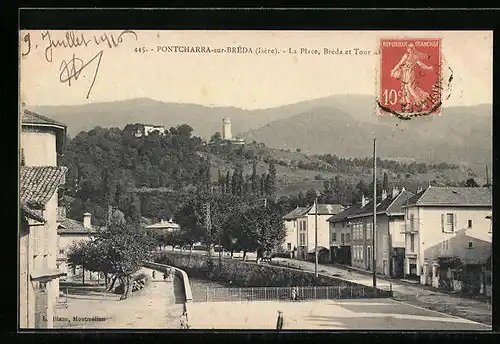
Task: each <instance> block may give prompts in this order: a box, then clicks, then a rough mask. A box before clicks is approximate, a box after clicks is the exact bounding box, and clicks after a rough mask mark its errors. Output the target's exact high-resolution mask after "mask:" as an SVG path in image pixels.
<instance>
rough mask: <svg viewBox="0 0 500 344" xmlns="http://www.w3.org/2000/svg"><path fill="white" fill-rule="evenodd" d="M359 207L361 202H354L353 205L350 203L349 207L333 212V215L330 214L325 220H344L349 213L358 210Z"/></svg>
mask: <svg viewBox="0 0 500 344" xmlns="http://www.w3.org/2000/svg"><path fill="white" fill-rule="evenodd" d="M360 208H361V204H355V205H352V206H350V207H349V208H347V209H345V210H343V211H341V212H340V213H338V214H335V215H333V216H331V217H330V218H329V219H328V220H327V221H328V222H332V223H333V222H341V221H344V220H346V219H347V218H348V217H349V216H350V215H352V214H354V213H356V212H357V211H359V209H360Z"/></svg>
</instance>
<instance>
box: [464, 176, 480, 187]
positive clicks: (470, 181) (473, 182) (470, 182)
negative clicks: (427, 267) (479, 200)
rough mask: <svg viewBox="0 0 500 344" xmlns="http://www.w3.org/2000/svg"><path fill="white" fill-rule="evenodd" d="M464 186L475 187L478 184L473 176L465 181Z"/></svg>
mask: <svg viewBox="0 0 500 344" xmlns="http://www.w3.org/2000/svg"><path fill="white" fill-rule="evenodd" d="M465 186H466V187H468V188H477V187H479V184H478V183H477V182H476V180H475V179H474V178H469V179H467V180H466V181H465Z"/></svg>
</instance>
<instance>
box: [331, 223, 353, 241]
mask: <svg viewBox="0 0 500 344" xmlns="http://www.w3.org/2000/svg"><path fill="white" fill-rule="evenodd" d="M329 230H330V245H329V246H338V245H340V246H350V245H351V229H350V228H349V227H347V223H346V222H344V221H342V222H333V223H332V222H329ZM333 233H335V235H333ZM342 234H343V235H344V242H343V243H342ZM347 234H349V235H347ZM334 237H335V240H334Z"/></svg>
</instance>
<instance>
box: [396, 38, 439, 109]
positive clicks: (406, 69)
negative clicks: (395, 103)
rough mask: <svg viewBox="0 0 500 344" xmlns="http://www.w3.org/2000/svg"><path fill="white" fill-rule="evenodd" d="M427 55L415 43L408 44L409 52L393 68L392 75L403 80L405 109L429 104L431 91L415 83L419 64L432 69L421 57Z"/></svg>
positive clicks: (402, 98) (402, 89)
mask: <svg viewBox="0 0 500 344" xmlns="http://www.w3.org/2000/svg"><path fill="white" fill-rule="evenodd" d="M426 56H427V55H426V54H424V53H422V52H420V51H418V50H416V49H415V46H414V45H413V44H411V43H410V44H409V45H408V49H407V52H406V53H405V54H404V55H403V57H402V58H401V60H400V61H399V62H398V64H397V65H396V66H395V67H394V68H393V69H392V70H391V76H392V77H393V78H396V79H398V80H400V81H401V93H402V95H401V106H402V107H403V108H405V109H408V108H409V109H414V110H419V109H424V108H425V107H426V106H427V99H428V98H429V93H427V92H425V91H424V90H422V89H421V88H420V87H418V86H417V84H416V83H415V79H416V78H415V76H416V73H417V72H416V69H417V65H418V66H420V67H421V68H423V69H425V70H432V69H433V68H432V66H427V65H426V64H424V63H423V62H422V61H420V60H421V59H423V58H424V57H426Z"/></svg>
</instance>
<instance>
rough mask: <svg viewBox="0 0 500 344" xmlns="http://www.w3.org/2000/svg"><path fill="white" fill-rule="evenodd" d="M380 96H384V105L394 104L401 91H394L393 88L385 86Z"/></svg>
mask: <svg viewBox="0 0 500 344" xmlns="http://www.w3.org/2000/svg"><path fill="white" fill-rule="evenodd" d="M382 96H383V97H384V105H395V104H396V103H397V102H398V99H399V98H401V91H396V90H394V89H392V90H388V89H387V88H386V89H385V90H384V92H383V93H382Z"/></svg>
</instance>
